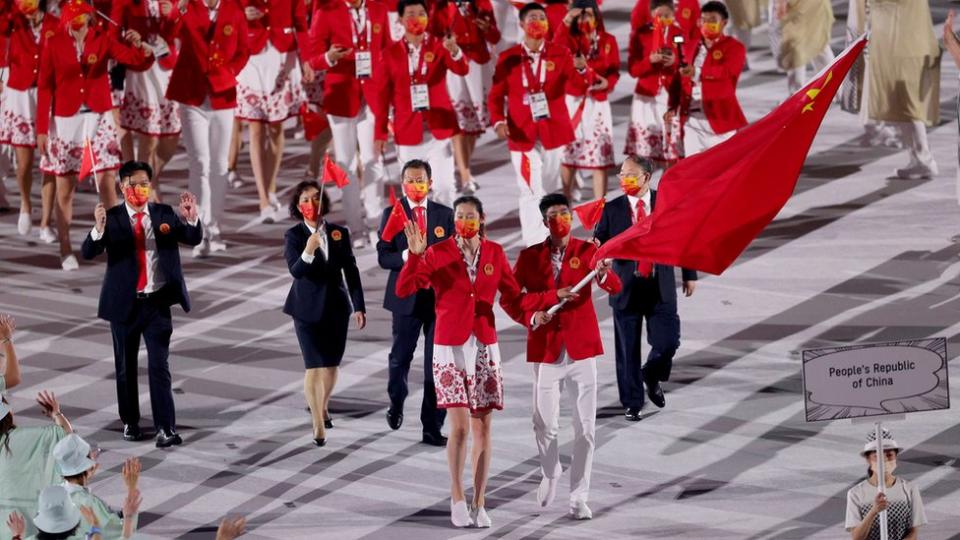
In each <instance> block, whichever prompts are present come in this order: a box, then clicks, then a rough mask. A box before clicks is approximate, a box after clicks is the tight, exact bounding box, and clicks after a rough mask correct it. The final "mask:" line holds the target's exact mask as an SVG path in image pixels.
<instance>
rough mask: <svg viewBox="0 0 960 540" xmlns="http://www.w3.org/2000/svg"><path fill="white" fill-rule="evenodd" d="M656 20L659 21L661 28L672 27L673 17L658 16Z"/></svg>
mask: <svg viewBox="0 0 960 540" xmlns="http://www.w3.org/2000/svg"><path fill="white" fill-rule="evenodd" d="M657 18H658V19H660V24H661V25H663V26H672V25H673V15H660V16H658V17H657Z"/></svg>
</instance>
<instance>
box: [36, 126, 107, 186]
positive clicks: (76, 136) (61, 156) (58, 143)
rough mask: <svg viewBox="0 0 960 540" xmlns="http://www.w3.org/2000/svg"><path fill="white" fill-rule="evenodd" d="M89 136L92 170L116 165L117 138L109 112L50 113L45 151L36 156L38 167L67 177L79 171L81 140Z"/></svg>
mask: <svg viewBox="0 0 960 540" xmlns="http://www.w3.org/2000/svg"><path fill="white" fill-rule="evenodd" d="M87 138H89V139H90V145H91V147H92V148H93V156H94V160H95V161H94V162H95V165H94V168H93V170H94V171H96V172H101V171H110V170H114V169H118V168H119V167H120V141H119V139H118V138H117V127H116V125H115V124H114V123H113V111H107V112H105V113H95V112H87V113H80V112H78V113H77V114H75V115H73V116H54V117H53V121H52V122H51V123H50V133H49V134H48V137H47V153H46V155H43V156H41V157H40V170H42V171H43V172H45V173H47V174H53V175H57V176H69V175H72V174H77V173H78V172H80V162H81V160H82V159H83V143H84V141H85V140H86V139H87Z"/></svg>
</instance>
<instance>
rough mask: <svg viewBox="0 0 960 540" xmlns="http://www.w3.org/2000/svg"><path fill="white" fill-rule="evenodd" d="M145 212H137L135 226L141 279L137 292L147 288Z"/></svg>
mask: <svg viewBox="0 0 960 540" xmlns="http://www.w3.org/2000/svg"><path fill="white" fill-rule="evenodd" d="M143 216H144V213H143V212H137V215H136V217H137V222H136V223H135V224H134V226H133V240H134V244H135V245H136V248H137V267H138V268H139V269H140V277H139V278H137V292H142V291H143V289H145V288H146V287H147V232H146V231H145V230H143Z"/></svg>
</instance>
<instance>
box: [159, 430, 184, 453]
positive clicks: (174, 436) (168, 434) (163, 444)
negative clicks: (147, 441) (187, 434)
mask: <svg viewBox="0 0 960 540" xmlns="http://www.w3.org/2000/svg"><path fill="white" fill-rule="evenodd" d="M182 443H183V439H181V438H180V434H178V433H177V432H176V431H174V430H172V429H164V428H160V429H158V430H157V448H167V447H170V446H178V445H180V444H182Z"/></svg>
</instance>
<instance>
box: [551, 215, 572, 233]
mask: <svg viewBox="0 0 960 540" xmlns="http://www.w3.org/2000/svg"><path fill="white" fill-rule="evenodd" d="M547 227H548V228H549V229H550V236H553V237H556V238H564V237H566V236H567V235H568V234H570V229H572V228H573V216H571V215H570V213H569V212H568V213H566V214H557V215H555V216H553V217H551V218H550V219H548V220H547Z"/></svg>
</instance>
